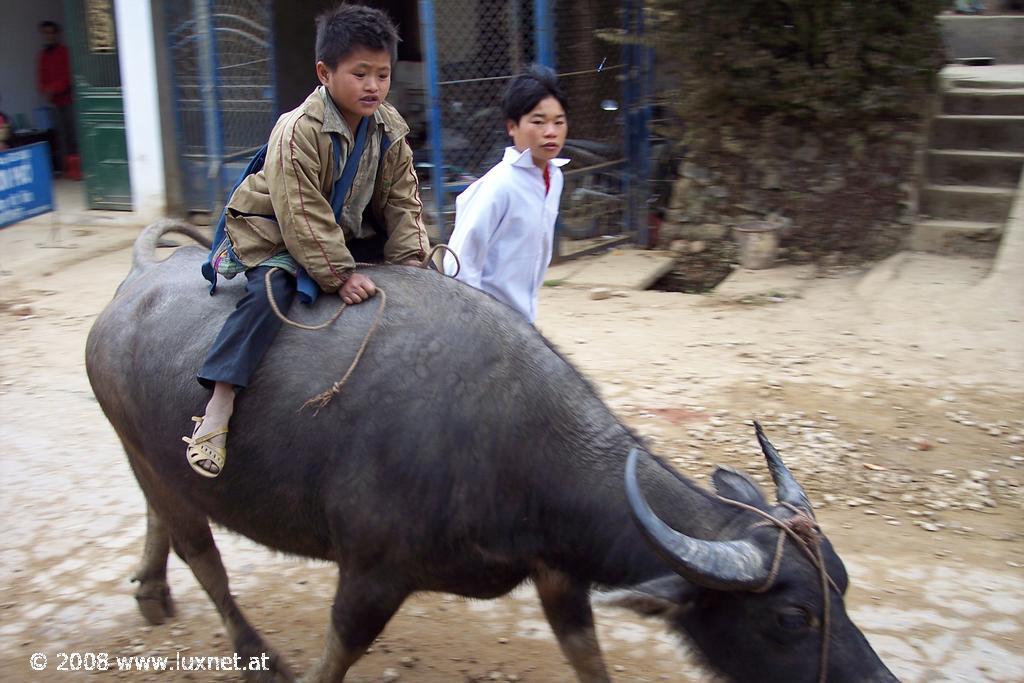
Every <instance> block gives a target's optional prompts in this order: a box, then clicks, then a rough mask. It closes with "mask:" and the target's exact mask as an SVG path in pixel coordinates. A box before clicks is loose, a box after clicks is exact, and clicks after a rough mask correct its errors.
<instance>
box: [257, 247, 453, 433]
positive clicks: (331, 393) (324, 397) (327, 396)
mask: <svg viewBox="0 0 1024 683" xmlns="http://www.w3.org/2000/svg"><path fill="white" fill-rule="evenodd" d="M440 249H444V250H445V251H447V252H448V253H449V254H451V255H452V258H454V259H455V273H454V274H452V275H451V277H455V276H456V275H458V274H459V271H460V270H461V269H462V263H461V262H460V261H459V255H458V254H456V253H455V252H454V251H453V250H452V249H450V248H449V247H448V245H446V244H435V245H434V248H433V249H431V250H430V253H429V254H427V255H426V257H424V259H423V261H422V262H421V263H420V265H419V267H420V268H424V269H426V268H428V267H429V266H430V264H431V263H432V262H433V260H434V254H436V253H437V252H438V250H440ZM356 265H359V266H366V265H372V264H368V263H357V264H356ZM275 270H280V269H279V268H271V269H270V270H268V271H267V274H266V276H264V284H265V285H266V290H267V301H269V302H270V308H271V310H273V311H274V315H276V316H277V317H278V319H280V320H281V322H283V323H285V324H286V325H291V326H292V327H297V328H299V329H300V330H311V331H316V330H322V329H325V328H327V327H330V326H331V325H333V324H334V323H335V322H336V321H337V320H338V318H340V317H341V314H342V313H344V312H345V309H346V308H347V307H348V304H346V303H345V302H344V301H343V302H341V305H340V306H339V307H338V310H337V311H335V312H334V315H332V316H331V317H330V318H328V319H327V320H325V321H324V322H322V323H320V324H318V325H306V324H304V323H300V322H296V321H294V320H292V319H291V318H289V317H288V316H286V315H285V314H284V313H282V312H281V309H280V308H279V307H278V305H277V300H275V299H274V289H273V287H272V286H271V276H272V275H273V274H274V271H275ZM441 274H442V275H444V266H443V265H442V270H441ZM377 291H378V292H379V293H380V306H378V307H377V315H375V316H374V318H373V323H372V324H371V325H370V329H369V330H367V332H366V336H365V337H363V342H362V343H361V344H360V345H359V350H358V351H356V357H355V358H353V359H352V362H351V363H350V364H349V366H348V370H346V371H345V374H344V375H342V377H341V379H339V380H338V381H337V382H335V383H334V384H332V385H331V387H330V388H329V389H327V390H326V391H324V392H322V393H319V394H317V395H316V396H314V397H313V398H311V399H309V400H308V401H306V402H305V403H303V404H302V407H300V408H299V410H300V411H301V410H303V409H305V408H307V407H308V406H311V405H312V406H316V410H315V411H314V412H313V414H314V415H316V414H317V413H319V412H320V410H321V409H322V408H324V407H326V406H327V404H328V403H330V402H331V399H332V398H334V397H335V396H337V395H338V392H340V391H341V388H342V387H344V386H345V383H346V382H348V378H349V377H351V376H352V373H353V372H354V371H355V369H356V366H357V365H359V360H360V359H361V358H362V357H363V352H364V351H366V347H367V346H368V345H369V343H370V339H371V338H372V337H373V333H374V332H376V331H377V326H378V325H380V321H381V318H383V317H384V309H385V308H386V307H387V303H388V295H387V293H386V292H385V291H384V290H383V289H381V288H380V287H378V288H377Z"/></svg>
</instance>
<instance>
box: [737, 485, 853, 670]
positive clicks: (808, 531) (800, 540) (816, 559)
mask: <svg viewBox="0 0 1024 683" xmlns="http://www.w3.org/2000/svg"><path fill="white" fill-rule="evenodd" d="M718 499H719V500H721V501H723V502H725V503H728V504H729V505H732V506H735V507H738V508H743V509H744V510H749V511H750V512H753V513H754V514H756V515H758V516H760V517H763V518H764V519H765V521H763V522H758V523H757V524H755V525H754V526H755V527H761V526H774V527H776V528H778V530H779V540H778V543H776V545H775V556H774V557H773V558H772V568H771V572H770V573H769V574H768V578H767V579H766V580H765V582H764V584H762V585H761V586H759V587H758V588H755V589H753V591H752V592H754V593H764V592H765V591H767V590H768V589H769V588H771V587H772V584H773V583H775V579H776V578H777V577H778V575H779V568H780V567H781V566H782V554H783V552H784V551H785V543H784V540H785V538H786V536H789V537H790V539H792V541H793V542H794V543H795V544H796V547H798V548H800V550H801V551H802V552H803V553H804V554H805V555H807V557H808V559H809V560H810V561H811V564H812V565H814V567H815V568H816V569H817V570H818V575H819V576H820V577H821V594H822V607H821V609H822V618H821V662H820V669H819V672H818V682H819V683H825V681H826V679H827V677H828V643H829V639H830V638H831V636H832V601H831V597H832V594H831V591H829V587H830V586H831V587H832V588H834V589H835V591H836V592H837V593H839V594H840V595H842V591H840V590H839V587H838V586H837V585H836V584H835V582H834V581H833V580H832V577H830V576H829V575H828V570H827V569H826V568H825V558H824V556H823V555H822V552H821V531H820V529H819V528H818V524H817V522H815V521H814V519H813V518H812V517H811V516H810V514H809V513H808V512H806V511H804V510H801V509H799V508H797V507H795V506H793V505H790V504H789V503H785V502H784V503H782V505H783V506H784V507H786V508H789V509H790V510H791V511H793V513H795V514H794V516H793V517H791V518H790V519H787V520H782V519H779V518H778V517H775V516H773V515H770V514H768V513H767V512H765V511H764V510H760V509H758V508H756V507H754V506H753V505H747V504H746V503H741V502H740V501H738V500H733V499H731V498H725V497H723V496H718Z"/></svg>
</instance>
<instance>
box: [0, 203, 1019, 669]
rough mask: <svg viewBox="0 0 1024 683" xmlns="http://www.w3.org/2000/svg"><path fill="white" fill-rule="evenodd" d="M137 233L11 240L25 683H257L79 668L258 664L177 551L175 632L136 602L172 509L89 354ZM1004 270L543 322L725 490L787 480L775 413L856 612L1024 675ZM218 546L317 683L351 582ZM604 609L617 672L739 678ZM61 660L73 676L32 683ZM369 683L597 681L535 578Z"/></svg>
mask: <svg viewBox="0 0 1024 683" xmlns="http://www.w3.org/2000/svg"><path fill="white" fill-rule="evenodd" d="M133 236H134V231H132V230H129V229H126V228H109V229H104V230H77V231H75V230H72V231H69V232H67V233H66V240H65V242H64V243H63V246H64V247H66V248H57V249H46V248H44V247H45V246H47V245H46V235H45V231H44V229H43V228H41V227H39V224H38V223H31V222H30V223H27V224H22V225H18V226H14V227H12V228H8V229H6V230H4V231H0V414H2V415H3V422H2V427H0V446H2V453H3V455H2V456H0V475H2V476H0V481H2V495H0V520H2V522H0V524H2V529H3V538H4V545H3V550H2V551H0V577H2V580H0V591H2V595H0V680H4V681H50V680H53V681H57V680H79V679H83V678H89V677H96V678H97V679H99V680H103V679H105V678H111V679H125V680H139V681H173V680H236V679H237V674H235V673H233V672H209V671H201V672H190V673H188V672H182V671H177V672H170V671H169V672H163V673H153V672H149V673H144V672H137V671H132V672H126V671H122V672H118V671H116V670H111V671H107V672H102V673H101V672H94V673H92V674H87V673H85V672H84V671H78V672H75V671H60V670H57V669H58V666H59V665H61V664H62V663H63V664H69V667H68V668H71V667H72V666H73V665H74V663H75V662H77V661H79V660H75V659H73V658H71V659H69V657H68V656H69V655H70V654H71V653H107V654H108V655H109V656H110V657H111V659H113V657H114V656H121V655H133V654H135V655H156V656H169V657H170V658H171V659H172V660H174V658H175V657H176V655H178V654H181V655H198V656H224V655H227V656H230V654H231V650H232V648H231V645H230V643H229V642H227V640H226V639H225V637H224V633H223V629H222V627H221V625H220V623H219V621H218V619H217V616H216V613H215V611H214V609H213V607H212V605H211V604H210V603H209V601H208V600H207V598H206V596H205V594H203V593H202V592H201V590H200V589H199V587H198V585H197V584H196V582H195V580H194V579H193V578H192V576H191V574H190V572H189V570H188V569H187V567H185V566H184V565H183V563H181V562H180V561H179V560H178V559H177V558H176V557H172V558H171V569H170V577H169V580H170V583H171V586H172V591H173V592H174V595H175V598H176V601H177V610H178V614H177V617H176V618H175V619H174V620H173V621H171V622H169V623H168V624H165V625H163V626H156V627H153V626H148V625H146V623H145V622H144V620H143V619H142V617H141V616H140V615H139V614H138V612H137V610H136V608H135V602H134V599H133V598H132V592H133V587H132V585H131V584H130V583H129V581H128V577H129V576H130V575H131V573H132V571H133V569H134V565H135V563H136V562H137V560H138V558H139V557H140V554H141V547H142V539H143V535H144V519H145V518H144V511H145V507H144V501H143V498H142V495H141V493H140V492H139V490H138V488H137V486H136V485H135V482H134V480H133V478H132V475H131V473H130V471H129V469H128V466H127V462H126V460H125V458H124V456H123V453H122V452H121V450H120V448H119V446H118V443H117V440H116V438H115V436H114V433H113V431H112V429H111V428H110V426H109V424H108V423H107V422H106V421H105V419H104V418H103V416H102V415H101V413H100V411H99V408H98V406H97V404H96V402H95V400H94V399H93V397H92V394H91V391H90V388H89V384H88V381H87V379H86V376H85V371H84V367H83V349H84V344H85V337H86V334H87V332H88V330H89V326H90V324H91V322H92V320H93V318H94V317H95V316H96V314H97V313H98V312H99V311H100V310H101V309H102V307H103V306H104V305H105V304H106V303H107V302H108V301H109V299H110V297H111V295H112V293H113V291H114V288H115V287H116V286H117V284H118V282H119V281H120V279H121V278H122V277H123V276H124V274H125V273H126V272H127V270H128V264H129V261H130V254H129V250H128V248H127V247H128V245H129V244H130V242H131V240H132V238H133ZM989 266H990V263H989V262H985V261H973V260H967V259H964V260H961V259H953V258H939V257H926V256H920V255H901V256H899V257H897V258H896V259H893V260H891V261H889V262H886V263H884V264H880V265H878V266H876V267H874V268H870V269H867V268H864V269H851V268H845V269H832V270H829V271H821V272H819V273H818V277H816V278H814V279H811V280H807V281H806V282H805V283H804V286H803V288H802V290H801V291H800V293H799V295H798V296H787V297H777V296H770V297H765V298H763V299H754V300H752V302H751V303H745V304H741V303H734V302H730V301H727V300H723V299H720V298H715V297H713V296H698V295H687V294H677V293H664V292H636V293H629V294H628V295H626V296H622V297H612V298H609V299H605V300H592V299H591V298H590V295H589V292H588V291H586V290H576V289H570V288H565V287H557V288H546V289H545V290H544V291H543V294H542V301H541V314H540V318H539V321H538V326H539V327H540V328H541V330H542V331H543V332H544V333H545V334H546V335H547V336H548V337H550V338H551V339H552V340H553V341H554V342H555V343H556V344H557V345H558V346H559V347H560V348H561V349H562V350H563V351H564V352H565V353H566V354H567V355H568V357H569V358H570V359H571V360H572V362H573V363H575V364H576V365H577V366H578V367H579V368H581V370H582V371H583V372H584V373H585V374H586V375H587V376H588V377H589V378H591V379H592V380H593V381H594V383H595V384H596V385H597V386H598V387H599V388H600V391H601V392H602V394H603V396H604V397H605V399H606V400H607V402H608V403H609V405H610V406H611V407H612V409H613V410H614V411H615V412H616V413H617V414H618V415H620V416H621V418H622V419H623V420H624V421H625V422H626V423H627V424H629V425H630V426H632V427H633V428H635V429H636V430H637V431H638V432H640V433H641V434H642V435H643V436H644V437H645V438H646V439H648V441H649V443H650V444H651V445H652V446H653V447H654V449H655V450H656V451H657V452H658V453H660V454H661V455H663V456H664V457H666V458H667V459H668V460H669V461H670V462H672V463H674V464H675V465H676V466H678V467H679V468H680V470H681V471H683V472H684V473H686V474H687V475H689V476H691V477H694V478H696V479H698V480H699V481H707V478H708V477H709V475H710V473H711V472H712V470H713V467H714V465H715V464H716V463H725V464H730V465H733V466H737V467H742V468H743V469H745V470H746V471H747V472H749V473H751V474H753V475H754V476H755V477H757V478H759V479H760V480H761V481H767V472H766V470H765V468H764V466H763V461H762V460H761V459H760V454H759V452H758V449H757V446H756V442H755V440H754V436H753V431H752V429H751V428H750V426H749V423H748V421H749V420H751V419H752V418H757V419H759V420H760V421H761V422H762V423H763V424H764V426H765V428H766V430H767V431H768V433H769V436H770V437H772V438H773V440H774V441H775V442H776V445H777V446H778V447H779V449H780V451H781V452H782V455H783V457H784V458H786V461H787V463H788V464H789V465H790V467H791V468H792V469H793V471H794V472H795V474H796V475H797V477H798V478H799V479H800V480H801V482H802V483H803V485H804V486H805V488H806V489H807V490H808V492H809V494H810V496H811V498H812V500H813V502H814V503H815V505H816V508H817V510H818V513H819V515H818V516H819V519H820V520H821V522H822V525H823V527H824V529H825V531H826V532H827V533H828V534H829V536H830V538H831V540H832V542H833V543H834V544H835V546H836V548H837V550H838V552H839V553H840V555H841V556H842V557H843V558H844V560H845V562H846V563H847V566H848V568H849V570H850V574H851V579H852V587H851V590H850V592H849V594H848V596H847V606H848V610H849V611H850V612H851V614H852V615H853V618H854V620H855V621H856V622H857V623H858V624H859V625H860V626H861V628H862V629H863V630H864V632H865V633H866V634H867V636H868V638H869V640H870V641H871V643H872V645H873V646H874V647H875V649H876V650H877V651H878V652H879V654H880V655H881V657H882V659H883V660H884V661H885V662H886V663H887V664H888V666H889V667H890V668H891V669H892V670H893V672H894V673H896V675H897V676H899V677H900V679H901V680H903V681H964V682H972V683H973V682H980V681H1021V680H1024V545H1022V540H1024V516H1022V514H1021V508H1022V502H1024V488H1022V483H1024V476H1022V475H1024V381H1022V379H1021V378H1022V376H1024V375H1022V374H1021V373H1022V371H1024V343H1022V341H1024V334H1022V332H1024V309H1022V307H1021V305H1020V296H1018V295H1017V293H1015V292H1013V291H1008V290H1007V289H1006V288H1005V287H1003V286H1002V285H1000V284H998V283H997V284H996V285H993V284H992V283H991V282H990V281H985V280H984V276H985V275H986V272H987V269H988V267H989ZM197 277H198V273H197ZM1018 284H1019V283H1018ZM1020 291H1021V292H1024V287H1022V288H1021V290H1020ZM217 538H218V543H219V544H220V548H221V552H222V554H223V555H224V559H225V563H226V565H227V567H228V571H229V574H230V575H231V578H232V585H233V590H234V592H235V593H236V594H237V596H238V598H239V601H240V603H241V605H242V607H243V608H244V609H245V610H246V611H247V613H248V615H249V617H250V618H251V620H252V621H253V623H255V624H256V625H257V626H258V627H259V628H261V630H262V631H263V633H264V634H266V635H267V637H268V639H269V640H270V641H271V642H272V643H274V644H275V645H276V646H277V648H278V650H279V651H280V652H282V653H283V654H284V655H285V656H286V657H288V659H289V661H290V664H291V665H292V666H293V667H294V668H295V669H297V670H299V671H302V670H306V669H308V668H309V666H310V664H311V662H312V661H313V660H314V659H315V658H316V657H317V656H318V655H319V652H320V649H321V645H322V643H323V639H324V634H325V632H326V628H327V626H326V625H327V618H328V609H329V606H330V602H331V597H332V593H333V584H334V581H335V576H334V574H335V573H334V572H333V571H332V569H331V567H330V566H327V565H324V564H317V563H310V562H304V561H301V560H297V559H294V558H287V557H282V556H280V555H276V554H274V553H271V552H269V551H266V550H264V549H262V548H259V547H257V546H255V545H253V544H251V543H250V542H248V541H246V540H245V539H241V538H239V537H237V536H233V535H231V534H229V533H226V532H221V531H218V532H217ZM597 619H598V622H599V636H600V638H601V640H602V644H603V647H604V650H605V656H606V660H607V662H608V665H609V668H610V669H611V670H612V675H613V676H614V678H615V679H616V680H617V681H710V680H712V678H711V677H710V676H709V675H707V674H706V673H703V672H701V670H700V669H699V668H698V667H697V666H696V665H695V663H694V662H693V660H692V659H690V658H689V657H688V656H687V655H686V653H685V651H684V649H682V648H681V647H680V646H679V644H678V643H677V642H676V641H675V639H674V638H673V637H671V636H670V635H668V634H667V632H666V631H665V630H664V628H662V626H661V624H659V623H657V622H655V621H649V620H645V619H642V618H640V617H636V616H634V615H632V614H630V613H627V612H625V611H622V610H619V609H614V608H608V607H599V608H598V609H597ZM33 653H42V654H44V655H46V657H47V658H48V666H47V668H46V669H45V670H43V671H33V670H32V669H31V668H30V656H31V655H33ZM61 653H64V654H61ZM36 661H37V662H38V661H40V660H38V659H37V660H36ZM81 661H84V662H88V661H89V660H88V659H86V660H81ZM350 680H352V681H357V682H362V683H368V682H370V681H381V680H392V681H394V680H400V681H425V682H427V683H434V682H436V683H441V682H448V681H485V680H486V681H491V680H498V681H500V680H519V681H530V682H545V683H546V682H548V681H571V680H574V678H573V676H572V672H571V669H570V668H569V666H568V664H567V663H566V662H565V660H564V659H563V657H562V656H561V654H560V653H559V651H558V648H557V645H556V644H555V641H554V639H553V637H552V635H551V632H550V629H549V628H548V626H547V624H546V622H545V621H544V618H543V615H542V613H541V611H540V607H539V604H538V602H537V600H536V598H535V597H534V595H533V593H532V589H530V588H529V587H524V588H521V589H519V590H517V591H516V592H515V593H514V594H513V595H511V596H509V597H506V598H504V599H501V600H496V601H490V602H474V601H465V600H461V599H456V598H452V597H449V596H440V595H424V596H419V597H417V598H416V599H414V600H412V601H410V602H409V603H407V604H406V605H405V607H403V609H402V610H401V612H400V614H399V615H398V616H397V617H396V618H395V619H394V620H393V621H392V622H391V624H390V625H389V626H388V628H387V630H386V632H385V633H384V634H383V635H382V637H381V638H380V639H379V640H378V642H377V643H376V644H375V645H374V647H373V649H372V652H371V653H370V654H369V655H368V656H367V657H365V658H364V659H363V660H362V661H361V662H360V663H359V664H358V665H357V667H356V668H355V669H354V670H353V672H352V673H351V675H350Z"/></svg>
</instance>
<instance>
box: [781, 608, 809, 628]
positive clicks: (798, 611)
mask: <svg viewBox="0 0 1024 683" xmlns="http://www.w3.org/2000/svg"><path fill="white" fill-rule="evenodd" d="M775 618H776V619H777V620H778V622H779V626H781V627H782V628H784V629H789V630H791V631H796V630H799V629H804V628H807V627H809V626H812V625H813V624H814V618H813V617H812V616H811V615H810V613H809V612H808V611H807V610H805V609H804V608H802V607H787V608H785V609H782V610H779V611H778V612H777V613H776V615H775Z"/></svg>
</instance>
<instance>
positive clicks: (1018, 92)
mask: <svg viewBox="0 0 1024 683" xmlns="http://www.w3.org/2000/svg"><path fill="white" fill-rule="evenodd" d="M942 113H943V114H982V115H988V116H999V115H1006V114H1009V115H1018V116H1020V115H1024V89H1021V88H1001V89H998V90H986V89H984V88H955V89H953V90H948V91H946V92H944V93H943V94H942Z"/></svg>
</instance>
